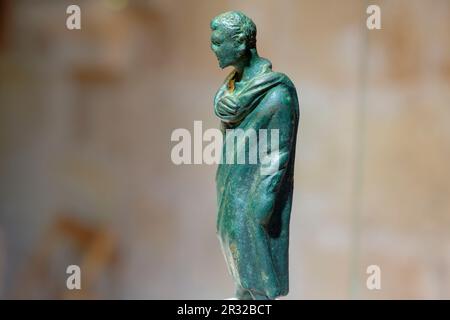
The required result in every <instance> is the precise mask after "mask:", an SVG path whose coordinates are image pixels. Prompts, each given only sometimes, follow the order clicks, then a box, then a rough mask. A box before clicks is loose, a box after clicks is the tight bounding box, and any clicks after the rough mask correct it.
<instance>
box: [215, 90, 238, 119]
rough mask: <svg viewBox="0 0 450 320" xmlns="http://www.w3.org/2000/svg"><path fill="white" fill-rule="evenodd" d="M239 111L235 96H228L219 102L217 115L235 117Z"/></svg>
mask: <svg viewBox="0 0 450 320" xmlns="http://www.w3.org/2000/svg"><path fill="white" fill-rule="evenodd" d="M238 109H239V105H238V102H237V100H236V99H235V98H234V97H233V96H229V95H226V96H224V97H222V98H221V99H220V100H219V101H218V102H217V110H216V113H217V115H218V116H234V115H236V113H237V111H238Z"/></svg>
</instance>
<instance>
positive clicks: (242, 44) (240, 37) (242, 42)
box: [234, 33, 247, 51]
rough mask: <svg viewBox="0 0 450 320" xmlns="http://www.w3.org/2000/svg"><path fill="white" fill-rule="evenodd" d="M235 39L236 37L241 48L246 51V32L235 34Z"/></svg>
mask: <svg viewBox="0 0 450 320" xmlns="http://www.w3.org/2000/svg"><path fill="white" fill-rule="evenodd" d="M234 39H235V41H236V43H237V44H238V48H239V50H241V51H244V50H245V49H246V47H247V44H246V42H245V36H244V34H242V33H239V34H236V35H235V36H234Z"/></svg>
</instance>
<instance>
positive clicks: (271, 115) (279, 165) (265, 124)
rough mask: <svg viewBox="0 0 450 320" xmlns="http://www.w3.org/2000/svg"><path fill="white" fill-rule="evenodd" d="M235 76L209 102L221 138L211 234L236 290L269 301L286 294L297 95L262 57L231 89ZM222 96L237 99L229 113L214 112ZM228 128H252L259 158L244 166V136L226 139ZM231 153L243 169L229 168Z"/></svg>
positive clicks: (232, 165)
mask: <svg viewBox="0 0 450 320" xmlns="http://www.w3.org/2000/svg"><path fill="white" fill-rule="evenodd" d="M235 76H236V73H235V72H234V71H233V72H232V73H231V74H230V75H229V76H228V77H227V78H226V80H225V82H224V83H223V85H222V86H221V87H220V88H219V90H218V92H217V94H216V96H215V98H214V107H215V113H216V115H217V116H218V117H219V118H220V119H221V130H222V133H223V136H224V140H223V148H222V160H221V163H220V164H219V166H218V169H217V174H216V188H217V190H216V191H217V205H218V215H217V235H218V238H219V240H220V244H221V247H222V251H223V254H224V256H225V259H226V262H227V266H228V270H229V272H230V274H231V275H232V277H233V278H234V281H235V283H236V284H237V286H238V287H240V288H242V289H245V290H249V291H252V292H255V293H258V294H263V295H265V296H267V297H269V298H275V297H277V296H283V295H286V294H287V293H288V291H289V272H288V249H289V220H290V214H291V205H292V192H293V183H294V162H295V145H296V136H297V128H298V122H299V107H298V98H297V93H296V89H295V87H294V85H293V84H292V82H291V81H290V80H289V78H288V77H287V76H286V75H284V74H282V73H278V72H274V71H272V65H271V63H270V61H268V60H264V62H263V63H262V66H261V68H259V72H258V73H257V74H256V75H255V76H254V77H253V78H251V79H250V80H248V81H246V82H243V81H241V83H239V84H240V86H239V87H236V88H235V87H234V81H235ZM226 95H231V96H233V98H234V99H235V100H236V101H237V102H238V106H239V107H238V109H237V112H236V114H233V115H229V114H223V113H221V112H220V110H219V109H218V108H217V106H218V102H219V101H220V99H221V98H222V97H224V96H226ZM228 129H242V130H244V131H245V132H246V131H247V130H248V129H253V130H255V131H256V132H257V133H259V132H260V131H259V130H260V129H266V130H267V140H266V141H267V152H266V154H265V156H261V157H260V154H259V153H258V159H257V162H256V163H254V162H253V163H250V161H249V153H250V150H252V147H251V146H249V139H240V140H239V139H235V138H236V137H235V136H233V135H229V134H228V132H231V131H229V130H228ZM272 129H278V138H279V139H278V146H276V145H273V144H271V139H270V138H271V136H272V134H271V132H273V131H271V130H272ZM259 138H261V136H260V135H259ZM227 139H233V141H234V143H235V145H234V148H232V149H230V148H228V147H227V146H228V142H230V141H227ZM230 145H232V144H230ZM258 146H259V147H260V146H261V140H258ZM277 147H278V148H277ZM227 152H232V153H233V154H232V155H233V158H234V160H235V162H234V163H229V162H227V161H226V153H227ZM240 153H243V154H240ZM239 155H240V156H243V155H245V160H246V162H245V164H239V163H236V162H237V161H236V159H237V158H238V156H239ZM263 158H264V163H262V160H263ZM266 161H269V162H270V163H271V164H272V166H269V167H270V168H269V169H270V170H269V171H268V172H263V171H261V169H262V167H264V166H265V165H266V163H267V162H266ZM273 164H276V166H275V167H274V166H273Z"/></svg>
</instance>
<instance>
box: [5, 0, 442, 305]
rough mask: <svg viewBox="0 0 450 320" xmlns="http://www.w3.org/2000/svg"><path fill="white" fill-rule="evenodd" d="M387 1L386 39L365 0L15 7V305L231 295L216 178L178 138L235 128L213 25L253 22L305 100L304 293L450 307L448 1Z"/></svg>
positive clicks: (8, 215)
mask: <svg viewBox="0 0 450 320" xmlns="http://www.w3.org/2000/svg"><path fill="white" fill-rule="evenodd" d="M72 3H76V4H78V5H80V7H81V10H82V30H81V31H69V30H67V29H66V26H65V24H66V17H67V15H66V8H67V6H68V5H69V4H72ZM370 3H371V4H372V3H373V4H378V5H379V6H380V7H381V10H382V30H373V31H368V30H367V29H366V27H365V19H366V17H367V15H366V13H365V8H366V6H367V3H365V2H363V1H359V0H345V1H334V0H315V1H312V0H311V1H306V0H305V1H287V0H286V1H269V0H265V1H256V0H253V1H238V0H229V1H227V0H221V1H208V0H192V1H173V0H149V1H144V0H142V1H139V0H129V1H126V0H115V1H114V0H109V1H108V0H98V1H87V0H85V1H65V0H64V1H62V0H60V1H54V0H39V1H31V0H28V1H27V0H14V1H12V0H0V155H1V157H0V177H1V178H0V182H1V183H0V297H1V298H77V297H82V298H107V299H109V298H119V299H133V298H139V299H179V298H180V299H184V298H191V299H222V298H226V297H229V296H231V294H232V293H233V284H232V280H231V277H230V276H228V274H227V270H226V266H225V262H224V260H223V258H222V255H221V252H220V247H219V243H218V241H217V239H216V235H215V217H216V208H215V201H216V198H215V184H214V176H215V169H216V167H215V166H208V165H181V166H176V165H174V164H172V162H171V159H170V151H171V148H172V147H173V146H174V145H175V143H173V142H171V141H170V135H171V133H172V131H173V130H174V129H176V128H187V129H189V130H191V131H192V130H193V121H194V120H202V121H203V126H204V128H214V127H218V120H217V119H216V118H215V117H214V114H213V109H212V99H213V96H214V94H215V91H216V89H217V88H218V86H219V85H220V84H221V82H222V81H223V79H224V78H225V76H226V75H227V74H228V73H229V71H230V70H224V71H223V70H220V69H219V68H218V66H217V63H216V59H215V57H214V55H213V54H212V52H211V51H210V48H209V35H210V30H209V21H210V19H211V18H213V17H214V16H215V15H217V14H219V13H221V12H224V11H228V10H242V11H244V12H245V13H246V14H247V15H249V16H250V17H251V18H252V19H253V20H254V21H255V23H256V25H257V27H258V49H259V53H260V55H261V56H264V57H267V58H269V59H270V60H271V61H272V63H273V66H274V69H275V70H277V71H281V72H284V73H286V74H287V75H288V76H290V77H291V79H292V80H293V82H294V83H295V84H296V86H297V90H298V93H299V98H300V108H301V123H300V128H299V140H298V146H297V148H298V149H297V150H298V151H297V158H296V176H295V194H294V204H293V211H292V220H291V246H290V257H291V262H290V276H291V291H290V295H289V296H288V298H291V299H313V298H324V299H330V298H337V299H348V298H369V299H380V298H389V299H391V298H394V299H397V298H405V299H410V298H414V299H416V298H427V299H429V298H437V299H442V298H446V299H449V298H450V233H449V230H450V217H449V214H450V197H449V195H450V170H449V163H450V126H449V123H450V122H449V121H450V90H449V89H450V38H449V37H448V31H449V30H450V2H449V1H447V0H433V1H425V0H408V1H406V0H395V1H393V0H391V1H387V0H384V1H381V0H379V1H371V2H370ZM71 264H77V265H80V266H81V269H82V283H83V284H82V287H83V290H81V292H75V293H74V292H71V291H68V290H67V289H66V287H65V282H66V278H67V276H68V275H67V274H66V272H65V271H66V267H67V266H68V265H71ZM372 264H376V265H378V266H380V268H381V272H382V273H381V274H382V277H381V285H382V288H381V290H379V291H369V290H368V289H367V288H366V278H367V274H366V268H367V266H369V265H372Z"/></svg>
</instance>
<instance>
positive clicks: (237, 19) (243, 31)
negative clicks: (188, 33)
mask: <svg viewBox="0 0 450 320" xmlns="http://www.w3.org/2000/svg"><path fill="white" fill-rule="evenodd" d="M219 26H223V27H225V28H226V29H228V30H230V31H231V32H232V34H233V38H237V37H239V36H241V35H242V36H243V38H244V40H245V43H246V44H247V46H248V48H249V49H252V48H256V25H255V23H254V22H253V21H252V19H250V18H249V17H247V16H246V15H245V14H243V13H242V12H240V11H229V12H225V13H222V14H220V15H218V16H217V17H215V18H214V19H213V20H212V21H211V29H212V30H216V29H217V28H218V27H219Z"/></svg>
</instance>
